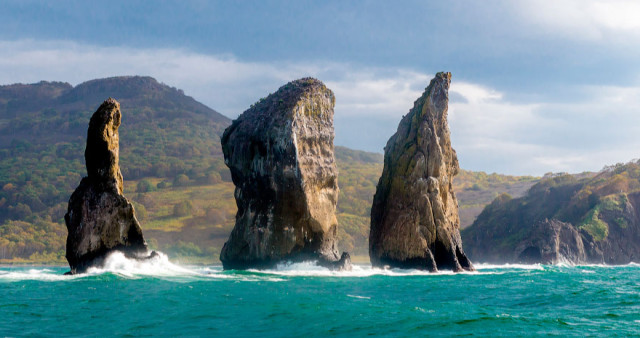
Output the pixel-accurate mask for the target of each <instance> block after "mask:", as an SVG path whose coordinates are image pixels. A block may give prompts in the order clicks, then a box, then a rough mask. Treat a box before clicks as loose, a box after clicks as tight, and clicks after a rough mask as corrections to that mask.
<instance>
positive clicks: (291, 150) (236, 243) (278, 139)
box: [220, 78, 351, 269]
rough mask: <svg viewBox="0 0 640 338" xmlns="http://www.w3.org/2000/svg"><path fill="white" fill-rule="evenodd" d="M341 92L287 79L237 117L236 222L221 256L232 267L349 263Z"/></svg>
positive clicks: (225, 145)
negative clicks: (341, 204) (338, 133)
mask: <svg viewBox="0 0 640 338" xmlns="http://www.w3.org/2000/svg"><path fill="white" fill-rule="evenodd" d="M334 105H335V97H334V95H333V92H331V90H329V89H328V88H327V87H326V86H325V85H324V84H323V83H322V82H320V81H318V80H316V79H312V78H304V79H300V80H296V81H293V82H290V83H288V84H286V85H284V86H282V87H281V88H280V89H278V91H277V92H276V93H274V94H271V95H269V96H268V97H266V98H264V99H261V100H260V101H259V102H257V103H256V104H255V105H253V106H251V108H249V109H248V110H246V111H245V112H244V113H242V114H241V115H240V116H239V117H238V118H237V119H236V120H234V121H233V123H232V124H231V126H229V127H228V128H227V129H226V130H225V132H224V134H223V136H222V150H223V152H224V158H225V163H226V165H227V166H228V167H229V169H230V170H231V176H232V179H233V183H234V184H235V186H236V189H235V199H236V204H237V207H238V212H237V215H236V223H235V227H234V228H233V230H232V232H231V235H230V236H229V239H228V241H227V242H226V243H225V244H224V247H223V248H222V252H221V254H220V260H221V261H222V264H223V266H224V268H225V269H247V268H269V267H273V266H274V265H276V264H278V263H281V262H287V261H292V262H295V261H304V260H314V261H317V262H318V263H319V264H320V265H324V266H327V267H329V268H333V269H350V268H351V262H350V257H349V254H348V253H342V255H340V254H339V251H338V248H337V231H338V228H337V227H338V222H337V218H336V204H337V201H338V192H339V189H338V171H337V168H336V162H335V158H334V146H333V139H334V129H333V107H334Z"/></svg>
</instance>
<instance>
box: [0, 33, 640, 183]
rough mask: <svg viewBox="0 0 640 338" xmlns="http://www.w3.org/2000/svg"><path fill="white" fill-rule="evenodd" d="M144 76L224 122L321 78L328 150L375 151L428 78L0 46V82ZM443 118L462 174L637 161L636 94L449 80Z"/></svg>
mask: <svg viewBox="0 0 640 338" xmlns="http://www.w3.org/2000/svg"><path fill="white" fill-rule="evenodd" d="M132 74H138V75H150V76H153V77H155V78H157V79H158V80H159V81H162V82H164V83H167V84H169V85H171V86H175V87H178V88H181V89H183V90H184V91H185V93H187V94H188V95H191V96H193V97H194V98H196V99H197V100H199V101H201V102H203V103H205V104H207V105H209V106H210V107H212V108H214V109H217V110H219V111H220V112H222V113H224V114H226V115H227V116H230V117H235V116H237V115H238V114H239V113H240V112H242V111H243V110H244V109H246V108H247V107H249V106H250V105H251V104H252V103H253V102H255V101H256V100H258V99H259V98H260V97H263V96H266V95H267V94H268V93H269V92H273V91H275V90H276V89H277V88H278V87H279V86H281V85H283V84H284V83H286V82H287V81H290V80H293V79H296V78H300V77H303V76H315V77H317V78H319V79H321V80H323V81H324V82H325V83H326V84H327V86H328V87H329V88H331V89H332V90H333V91H334V92H335V94H336V115H335V125H336V143H337V144H340V145H346V146H351V147H354V148H357V149H365V150H375V151H382V148H383V146H384V144H385V143H386V141H387V139H388V138H389V137H390V136H391V134H392V133H393V132H394V131H395V130H396V127H397V124H398V122H399V120H400V118H401V116H402V115H404V114H406V113H407V112H408V111H409V109H411V108H412V107H413V102H414V101H415V100H416V99H417V98H418V97H419V96H420V95H421V94H422V92H423V91H424V88H425V87H426V86H427V85H428V84H429V80H430V79H431V78H432V77H433V74H432V73H426V72H418V71H414V70H407V69H385V68H367V67H361V66H358V65H351V64H345V63H328V62H324V63H323V62H306V63H305V62H300V63H294V64H291V63H287V64H278V63H261V62H245V61H241V60H238V59H236V58H234V57H233V56H229V55H226V56H225V55H222V56H220V55H205V54H199V53H193V52H190V51H187V50H172V49H136V48H125V47H99V46H92V45H84V44H78V43H73V42H67V41H30V40H21V41H0V83H3V84H8V83H15V82H23V83H31V82H37V81H40V80H57V81H67V82H70V83H72V84H74V85H75V84H78V83H80V82H83V81H86V80H90V79H94V78H101V77H108V76H116V75H132ZM457 79H458V77H457V74H453V81H452V85H451V89H450V93H451V104H450V112H449V121H450V128H451V132H452V141H453V145H454V147H455V148H456V150H457V151H458V156H459V159H460V162H461V165H462V167H463V168H466V169H473V170H484V171H488V172H501V173H511V174H543V173H545V172H548V171H553V172H558V171H568V172H580V171H583V170H598V169H600V168H602V167H603V166H604V165H607V164H612V163H616V162H623V161H627V160H630V159H632V158H637V157H640V156H638V153H639V152H640V114H638V113H639V111H638V110H639V109H640V86H635V87H633V86H630V87H622V86H618V87H615V86H600V85H592V86H582V87H580V88H572V92H578V93H580V96H581V97H589V98H590V99H588V100H586V101H579V99H571V98H566V100H564V102H563V103H554V102H544V101H543V102H530V103H526V102H525V103H521V102H513V101H511V100H510V98H509V96H508V95H507V94H505V92H503V91H501V90H499V89H496V88H490V87H488V86H486V85H482V84H478V83H471V82H468V81H459V80H457Z"/></svg>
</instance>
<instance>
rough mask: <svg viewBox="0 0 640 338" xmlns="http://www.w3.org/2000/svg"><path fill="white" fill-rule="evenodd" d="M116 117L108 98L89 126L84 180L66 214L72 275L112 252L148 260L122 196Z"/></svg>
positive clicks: (117, 112) (132, 214)
mask: <svg viewBox="0 0 640 338" xmlns="http://www.w3.org/2000/svg"><path fill="white" fill-rule="evenodd" d="M120 117H121V113H120V104H118V102H117V101H116V100H114V99H111V98H110V99H108V100H106V101H105V102H104V103H102V105H101V106H100V108H98V110H97V111H96V112H95V113H94V114H93V116H92V117H91V120H90V122H89V130H88V132H87V147H86V149H85V161H86V166H87V174H88V176H87V177H84V178H83V179H82V181H81V182H80V185H79V186H78V188H76V190H75V191H74V192H73V194H72V195H71V198H70V199H69V207H68V210H67V214H66V215H65V216H64V219H65V223H66V225H67V230H68V232H69V233H68V236H67V253H66V257H67V260H68V261H69V266H70V267H71V273H73V274H75V273H82V272H84V271H86V270H87V269H88V268H89V267H92V266H99V265H100V264H101V263H102V261H103V260H104V258H105V256H106V255H107V254H109V253H110V252H112V251H115V250H118V251H122V252H124V253H125V255H127V256H128V257H135V258H146V257H148V256H149V254H148V253H147V245H146V243H145V240H144V238H143V236H142V229H141V228H140V224H138V221H137V220H136V217H135V212H134V209H133V206H132V205H131V203H130V202H129V201H128V200H127V199H126V198H125V197H124V196H123V195H122V187H123V186H122V174H121V173H120V166H119V164H118V158H119V156H118V153H119V142H118V127H119V126H120ZM152 254H155V253H152Z"/></svg>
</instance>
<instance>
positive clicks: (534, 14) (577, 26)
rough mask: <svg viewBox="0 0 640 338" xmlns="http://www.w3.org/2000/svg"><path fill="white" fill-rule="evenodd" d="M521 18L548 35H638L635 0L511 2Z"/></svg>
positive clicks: (595, 37) (585, 37) (638, 12)
mask: <svg viewBox="0 0 640 338" xmlns="http://www.w3.org/2000/svg"><path fill="white" fill-rule="evenodd" d="M512 4H513V5H515V6H516V7H515V8H516V13H517V14H518V15H519V16H520V17H521V18H522V19H523V21H524V22H530V23H532V24H534V25H535V26H537V28H539V29H542V30H543V31H544V32H545V33H549V34H551V35H563V36H564V37H568V38H573V39H580V40H605V39H606V40H617V41H619V42H625V41H626V42H627V43H628V42H630V41H629V39H630V38H633V39H634V40H636V41H637V39H638V38H640V20H638V18H639V17H640V2H638V1H636V0H554V1H546V0H524V1H518V2H514V3H512Z"/></svg>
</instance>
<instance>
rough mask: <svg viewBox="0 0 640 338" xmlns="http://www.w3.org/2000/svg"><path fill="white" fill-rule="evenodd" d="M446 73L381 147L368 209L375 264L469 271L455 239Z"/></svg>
mask: <svg viewBox="0 0 640 338" xmlns="http://www.w3.org/2000/svg"><path fill="white" fill-rule="evenodd" d="M450 81H451V73H438V74H437V75H436V77H435V78H434V79H433V80H431V83H430V84H429V86H428V87H427V89H426V90H425V92H424V94H422V97H420V98H419V99H418V100H417V101H416V102H415V103H414V107H413V109H411V111H410V112H409V114H408V115H406V116H404V117H403V118H402V121H401V122H400V125H399V126H398V131H397V132H396V133H395V134H394V135H393V136H392V137H391V138H390V139H389V141H388V142H387V146H386V147H385V156H384V169H383V172H382V176H381V177H380V181H379V182H378V187H377V190H376V194H375V196H374V199H373V206H372V208H371V234H370V237H369V256H370V258H371V263H372V264H373V265H374V266H385V265H389V266H392V267H402V268H416V269H424V270H431V271H436V270H438V269H452V270H454V271H461V270H473V266H472V264H471V262H470V261H469V259H467V256H466V255H465V253H464V251H463V250H462V240H461V239H460V232H459V226H460V219H459V217H458V202H457V200H456V197H455V194H454V193H453V190H452V179H453V177H454V176H455V175H456V174H457V173H458V170H459V167H458V158H457V156H456V153H455V151H454V150H453V149H452V148H451V141H450V138H449V127H448V123H447V109H448V102H449V94H448V91H449V83H450Z"/></svg>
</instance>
